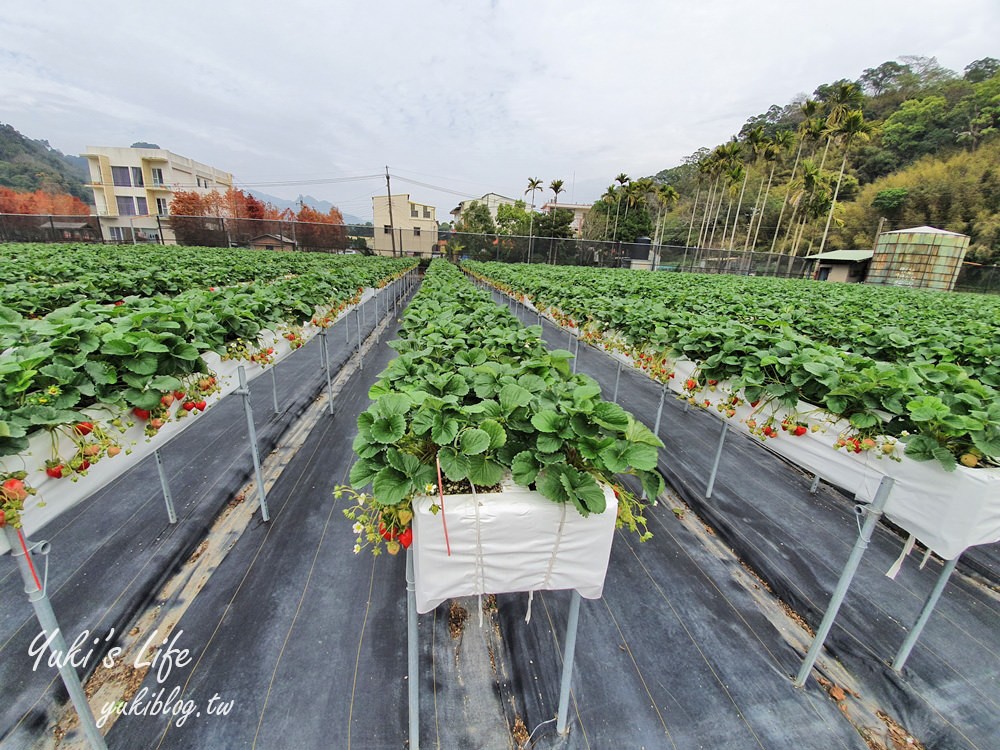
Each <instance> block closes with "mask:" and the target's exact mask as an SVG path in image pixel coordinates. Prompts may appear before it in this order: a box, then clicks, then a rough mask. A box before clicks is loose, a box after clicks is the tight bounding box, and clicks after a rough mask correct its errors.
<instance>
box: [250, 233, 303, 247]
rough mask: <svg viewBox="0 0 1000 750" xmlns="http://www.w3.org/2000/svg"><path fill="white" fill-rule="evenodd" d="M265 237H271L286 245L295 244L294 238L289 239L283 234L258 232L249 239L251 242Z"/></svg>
mask: <svg viewBox="0 0 1000 750" xmlns="http://www.w3.org/2000/svg"><path fill="white" fill-rule="evenodd" d="M267 238H271V239H272V240H277V241H278V242H283V243H284V244H286V245H294V244H295V240H292V239H289V238H288V237H286V236H285V235H283V234H258V235H257V236H256V237H254V238H253V239H252V240H250V241H251V242H256V241H257V240H263V239H267Z"/></svg>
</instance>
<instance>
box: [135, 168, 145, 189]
mask: <svg viewBox="0 0 1000 750" xmlns="http://www.w3.org/2000/svg"><path fill="white" fill-rule="evenodd" d="M132 184H133V185H134V186H135V187H144V184H143V181H142V167H132Z"/></svg>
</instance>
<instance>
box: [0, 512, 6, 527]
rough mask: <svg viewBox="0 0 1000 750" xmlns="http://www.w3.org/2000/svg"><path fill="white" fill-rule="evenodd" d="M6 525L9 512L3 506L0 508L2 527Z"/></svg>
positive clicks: (0, 524)
mask: <svg viewBox="0 0 1000 750" xmlns="http://www.w3.org/2000/svg"><path fill="white" fill-rule="evenodd" d="M6 525H7V513H6V512H5V511H4V510H3V508H0V528H3V527H4V526H6Z"/></svg>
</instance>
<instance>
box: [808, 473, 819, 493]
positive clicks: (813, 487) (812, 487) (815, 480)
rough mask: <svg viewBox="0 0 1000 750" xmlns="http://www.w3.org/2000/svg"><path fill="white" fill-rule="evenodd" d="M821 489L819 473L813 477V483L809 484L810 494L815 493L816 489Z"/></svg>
mask: <svg viewBox="0 0 1000 750" xmlns="http://www.w3.org/2000/svg"><path fill="white" fill-rule="evenodd" d="M818 489H819V474H817V475H816V476H814V477H813V481H812V484H810V485H809V494H810V495H815V494H816V490H818Z"/></svg>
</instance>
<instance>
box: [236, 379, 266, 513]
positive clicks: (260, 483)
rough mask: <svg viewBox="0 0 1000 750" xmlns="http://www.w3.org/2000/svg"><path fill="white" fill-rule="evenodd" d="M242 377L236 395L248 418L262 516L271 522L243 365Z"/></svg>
mask: <svg viewBox="0 0 1000 750" xmlns="http://www.w3.org/2000/svg"><path fill="white" fill-rule="evenodd" d="M237 373H238V374H239V376H240V387H239V388H238V389H236V393H238V394H240V395H241V396H243V411H244V412H246V416H247V432H248V433H249V440H250V454H251V455H252V456H253V471H254V476H255V477H256V478H257V496H258V497H259V498H260V515H261V518H263V520H265V521H270V520H271V514H270V512H269V511H268V508H267V495H266V494H265V492H264V473H263V472H262V471H261V470H260V451H259V449H258V448H257V430H256V428H255V427H254V423H253V406H251V404H250V388H249V387H248V386H247V371H246V368H245V367H243V365H240V366H239V368H238V369H237Z"/></svg>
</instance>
